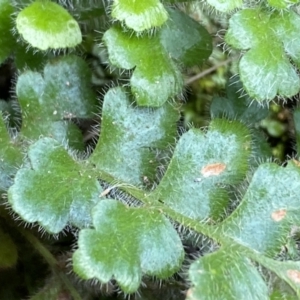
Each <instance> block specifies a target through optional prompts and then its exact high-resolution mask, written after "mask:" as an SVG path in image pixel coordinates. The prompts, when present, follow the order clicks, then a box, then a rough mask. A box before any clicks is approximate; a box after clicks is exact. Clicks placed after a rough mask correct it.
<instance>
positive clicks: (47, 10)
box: [16, 0, 82, 50]
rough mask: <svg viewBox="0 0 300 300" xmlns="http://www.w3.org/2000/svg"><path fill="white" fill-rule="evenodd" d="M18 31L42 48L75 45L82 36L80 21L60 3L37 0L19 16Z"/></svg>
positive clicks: (30, 42) (31, 43)
mask: <svg viewBox="0 0 300 300" xmlns="http://www.w3.org/2000/svg"><path fill="white" fill-rule="evenodd" d="M16 25H17V30H18V32H19V33H20V34H21V35H22V36H23V38H24V39H25V40H26V41H27V42H28V43H29V44H30V45H31V46H33V47H36V48H38V49H41V50H48V49H60V48H69V47H75V46H77V45H78V44H80V43H81V40H82V37H81V32H80V28H79V25H78V23H77V22H76V21H75V20H74V19H73V17H72V16H71V15H70V14H69V13H68V12H67V11H66V10H65V9H64V8H63V7H61V6H60V5H58V4H56V3H54V2H51V1H48V0H44V1H35V2H33V3H31V4H30V5H29V6H27V7H26V8H25V9H23V10H22V11H21V12H20V13H19V14H18V16H17V19H16Z"/></svg>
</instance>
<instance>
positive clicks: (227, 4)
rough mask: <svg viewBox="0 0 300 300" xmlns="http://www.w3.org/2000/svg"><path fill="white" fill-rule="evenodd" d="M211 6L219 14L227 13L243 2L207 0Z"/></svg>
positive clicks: (239, 0) (241, 0) (235, 0)
mask: <svg viewBox="0 0 300 300" xmlns="http://www.w3.org/2000/svg"><path fill="white" fill-rule="evenodd" d="M207 3H209V4H210V5H211V6H213V7H214V8H215V9H217V10H219V11H221V12H229V11H231V10H233V9H236V8H239V7H241V6H242V5H243V0H207Z"/></svg>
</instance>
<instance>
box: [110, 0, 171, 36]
mask: <svg viewBox="0 0 300 300" xmlns="http://www.w3.org/2000/svg"><path fill="white" fill-rule="evenodd" d="M111 14H112V17H113V18H116V19H118V20H119V21H124V22H125V24H126V26H128V27H129V28H131V29H133V30H135V31H137V32H140V31H143V30H147V29H151V28H153V27H158V26H161V25H162V24H163V23H165V22H166V20H167V19H168V13H167V11H166V9H165V8H164V6H163V5H162V4H161V2H160V1H159V0H139V1H130V0H114V3H113V5H112V13H111Z"/></svg>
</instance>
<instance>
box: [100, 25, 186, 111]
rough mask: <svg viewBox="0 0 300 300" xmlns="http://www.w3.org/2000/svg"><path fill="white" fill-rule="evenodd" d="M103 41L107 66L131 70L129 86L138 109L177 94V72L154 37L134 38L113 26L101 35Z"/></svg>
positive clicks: (179, 74) (181, 80)
mask: <svg viewBox="0 0 300 300" xmlns="http://www.w3.org/2000/svg"><path fill="white" fill-rule="evenodd" d="M103 40H104V42H105V44H106V46H107V47H108V53H109V60H110V62H111V64H113V65H115V66H117V67H119V68H124V69H127V70H130V69H133V68H134V67H135V70H134V71H133V74H132V76H131V79H130V85H131V90H132V93H133V94H134V96H135V98H136V101H137V103H138V105H144V106H161V105H162V104H163V103H164V102H166V100H168V99H169V98H171V97H174V96H175V95H177V94H179V93H180V92H181V90H182V87H183V79H182V75H181V72H180V71H179V69H178V68H177V67H176V65H175V64H174V62H172V60H171V59H170V58H169V56H168V54H167V52H166V51H165V50H164V49H163V47H162V45H161V43H160V40H159V37H158V36H156V37H149V36H143V37H136V36H134V35H131V34H130V33H128V32H127V33H126V32H123V31H122V29H121V27H118V26H114V27H111V28H110V29H109V30H108V31H106V32H105V34H104V36H103ZM150 49H151V51H149V50H150Z"/></svg>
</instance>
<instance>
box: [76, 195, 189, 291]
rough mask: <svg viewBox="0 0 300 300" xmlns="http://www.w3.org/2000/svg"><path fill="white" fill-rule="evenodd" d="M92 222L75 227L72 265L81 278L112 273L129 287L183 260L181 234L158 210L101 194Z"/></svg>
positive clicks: (172, 268)
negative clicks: (76, 235) (132, 205)
mask: <svg viewBox="0 0 300 300" xmlns="http://www.w3.org/2000/svg"><path fill="white" fill-rule="evenodd" d="M93 224H94V227H95V229H83V230H81V231H80V234H79V240H78V245H79V249H78V250H77V251H75V253H74V255H73V266H74V270H75V272H76V273H77V274H78V275H79V276H81V277H82V278H85V279H88V278H97V279H99V280H100V281H101V282H108V281H109V280H110V279H111V278H112V277H114V278H115V279H116V280H117V282H118V284H119V285H120V287H121V288H122V290H123V291H124V292H126V293H132V292H135V291H136V290H137V289H138V287H139V285H140V284H141V280H142V275H143V274H147V275H151V276H156V277H158V278H167V277H169V276H171V275H172V274H173V273H174V272H176V271H177V270H178V269H179V267H180V265H181V263H182V260H183V255H184V251H183V247H182V244H181V241H180V238H179V236H178V235H177V233H176V231H175V229H174V228H173V227H172V225H171V224H170V222H169V220H168V219H167V218H165V216H164V215H162V214H161V213H159V212H157V211H150V210H148V209H147V207H139V208H130V207H127V206H125V205H123V204H122V203H120V202H117V201H115V200H102V201H101V202H99V204H98V205H97V206H96V207H95V208H94V210H93Z"/></svg>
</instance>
